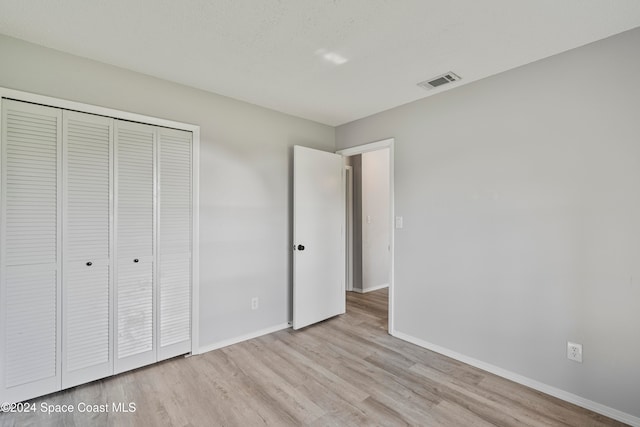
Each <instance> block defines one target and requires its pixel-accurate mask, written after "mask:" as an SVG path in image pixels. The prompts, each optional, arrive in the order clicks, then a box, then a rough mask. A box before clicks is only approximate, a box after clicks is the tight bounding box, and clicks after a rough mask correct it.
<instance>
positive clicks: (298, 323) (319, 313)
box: [293, 145, 345, 329]
mask: <svg viewBox="0 0 640 427" xmlns="http://www.w3.org/2000/svg"><path fill="white" fill-rule="evenodd" d="M343 171H344V164H343V160H342V156H340V155H337V154H334V153H328V152H325V151H319V150H313V149H311V148H306V147H300V146H297V145H296V146H295V147H294V148H293V249H294V250H293V329H300V328H303V327H305V326H308V325H311V324H313V323H316V322H319V321H321V320H324V319H328V318H329V317H333V316H336V315H338V314H342V313H344V312H345V288H344V286H345V283H344V280H345V253H344V251H345V240H344V239H345V235H344V222H345V206H344V181H343V180H344V173H343Z"/></svg>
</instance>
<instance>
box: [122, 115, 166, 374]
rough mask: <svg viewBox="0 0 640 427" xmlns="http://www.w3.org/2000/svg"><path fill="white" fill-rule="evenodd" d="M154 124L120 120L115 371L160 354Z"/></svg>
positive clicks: (151, 359)
mask: <svg viewBox="0 0 640 427" xmlns="http://www.w3.org/2000/svg"><path fill="white" fill-rule="evenodd" d="M155 139H156V128H154V127H153V126H148V125H143V124H138V123H131V122H124V121H119V120H116V121H115V160H116V164H115V178H116V182H115V194H116V206H115V212H116V216H115V229H116V230H117V233H116V269H115V283H116V286H115V296H116V303H115V310H116V312H115V373H120V372H123V371H127V370H130V369H134V368H137V367H140V366H144V365H147V364H150V363H154V362H155V361H156V360H157V358H156V334H155V327H154V325H155V322H154V318H155V312H154V299H155V289H154V282H155V280H154V279H155V277H154V268H155V266H154V258H155V245H154V230H155V227H154V223H155V210H154V194H155V190H156V189H155V182H156V181H155V173H156V171H155V162H154V159H155V154H156V153H155V146H156V144H155Z"/></svg>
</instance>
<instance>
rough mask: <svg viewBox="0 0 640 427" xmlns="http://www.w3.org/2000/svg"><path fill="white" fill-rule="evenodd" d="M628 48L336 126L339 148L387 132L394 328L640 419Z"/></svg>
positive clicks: (565, 58)
mask: <svg viewBox="0 0 640 427" xmlns="http://www.w3.org/2000/svg"><path fill="white" fill-rule="evenodd" d="M639 46H640V29H635V30H632V31H630V32H626V33H623V34H621V35H618V36H614V37H612V38H609V39H606V40H602V41H599V42H597V43H594V44H591V45H588V46H585V47H582V48H579V49H576V50H573V51H570V52H567V53H564V54H561V55H558V56H555V57H551V58H548V59H545V60H542V61H539V62H536V63H533V64H529V65H526V66H524V67H521V68H518V69H515V70H512V71H508V72H505V73H502V74H500V75H497V76H494V77H491V78H487V79H484V80H482V81H479V82H476V83H472V84H469V85H465V86H462V87H459V88H456V89H454V90H451V91H447V92H444V93H442V94H438V95H435V96H433V97H430V98H427V99H423V100H420V101H416V102H413V103H411V104H407V105H404V106H401V107H398V108H395V109H392V110H389V111H386V112H383V113H380V114H377V115H374V116H371V117H368V118H365V119H362V120H358V121H355V122H353V123H350V124H346V125H343V126H340V127H338V128H337V131H336V144H337V147H338V148H339V149H342V148H346V147H350V146H354V145H359V144H363V143H367V142H371V141H376V140H380V139H384V138H389V137H394V138H395V142H396V145H395V206H396V215H401V216H404V228H403V229H402V230H396V256H395V268H396V281H395V301H396V302H395V317H396V319H395V320H396V323H395V328H396V330H397V331H400V332H403V333H406V334H408V335H411V336H413V337H415V338H418V339H421V340H424V341H426V342H430V343H432V344H436V345H439V346H442V347H445V348H447V349H450V350H453V351H455V352H458V353H461V354H463V355H466V356H469V357H472V358H475V359H478V360H480V361H483V362H486V363H490V364H493V365H496V366H498V367H501V368H503V369H506V370H509V371H512V372H515V373H517V374H520V375H524V376H526V377H529V378H531V379H534V380H537V381H540V382H543V383H545V384H548V385H551V386H553V387H557V388H559V389H562V390H565V391H568V392H571V393H574V394H576V395H579V396H582V397H584V398H587V399H591V400H593V401H596V402H599V403H601V404H604V405H607V406H610V407H613V408H615V409H618V410H620V411H623V412H626V413H628V414H632V415H634V416H636V417H637V416H640V404H639V402H640V401H639V400H638V396H640V367H639V365H638V361H640V329H639V325H640V84H639V83H638V76H640V55H638V52H639V50H638V48H639ZM462 74H463V77H464V73H462ZM567 340H572V341H575V342H578V343H582V344H583V345H584V363H583V364H577V363H575V362H570V361H568V360H567V359H566V341H567Z"/></svg>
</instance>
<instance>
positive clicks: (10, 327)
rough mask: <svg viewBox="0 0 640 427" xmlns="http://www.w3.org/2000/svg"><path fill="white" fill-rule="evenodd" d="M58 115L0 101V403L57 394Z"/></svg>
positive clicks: (52, 109)
mask: <svg viewBox="0 0 640 427" xmlns="http://www.w3.org/2000/svg"><path fill="white" fill-rule="evenodd" d="M61 144H62V111H61V110H58V109H54V108H48V107H43V106H39V105H32V104H26V103H22V102H17V101H11V100H5V99H3V100H2V156H1V158H2V166H1V173H2V175H1V176H2V178H1V180H0V184H1V190H2V191H1V194H2V201H1V209H0V212H1V218H0V248H1V250H0V319H1V322H0V343H1V351H0V381H1V385H0V402H17V401H21V400H24V399H27V398H31V397H33V396H38V395H43V394H47V393H51V392H53V391H56V390H59V389H60V387H61V367H60V357H59V356H60V351H61V350H60V348H61V343H60V339H59V337H60V322H61V320H60V319H61V316H60V307H61V304H60V297H61V292H60V286H61V277H60V272H61V268H60V267H61V266H60V262H61V255H60V252H61V214H60V207H61V206H60V205H61V196H60V191H59V188H60V185H61V179H62V178H61V167H60V165H61Z"/></svg>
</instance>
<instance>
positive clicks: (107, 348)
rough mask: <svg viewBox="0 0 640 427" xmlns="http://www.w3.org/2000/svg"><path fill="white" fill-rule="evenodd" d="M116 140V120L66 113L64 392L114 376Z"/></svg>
mask: <svg viewBox="0 0 640 427" xmlns="http://www.w3.org/2000/svg"><path fill="white" fill-rule="evenodd" d="M112 139H113V120H112V119H110V118H108V117H103V116H96V115H93V114H85V113H78V112H75V111H64V112H63V164H64V165H65V166H64V167H65V170H64V174H63V176H64V179H63V182H64V185H63V188H64V197H63V201H64V202H63V206H64V212H65V214H64V223H63V233H62V234H63V239H64V240H63V241H64V244H63V251H64V254H63V258H64V260H63V262H64V264H63V265H64V268H63V281H62V298H63V300H62V301H63V303H62V305H63V307H64V311H63V315H62V331H63V332H62V387H63V388H67V387H72V386H75V385H78V384H82V383H85V382H89V381H93V380H96V379H98V378H103V377H106V376H108V375H111V374H112V373H113V358H112V357H113V353H112V351H113V350H112V349H113V346H112V343H113V341H112V338H111V336H112V331H111V324H112V321H111V319H112V304H111V294H112V291H111V280H110V277H111V272H110V268H111V243H110V242H111V188H112V185H111V171H112V162H111V149H112Z"/></svg>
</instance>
